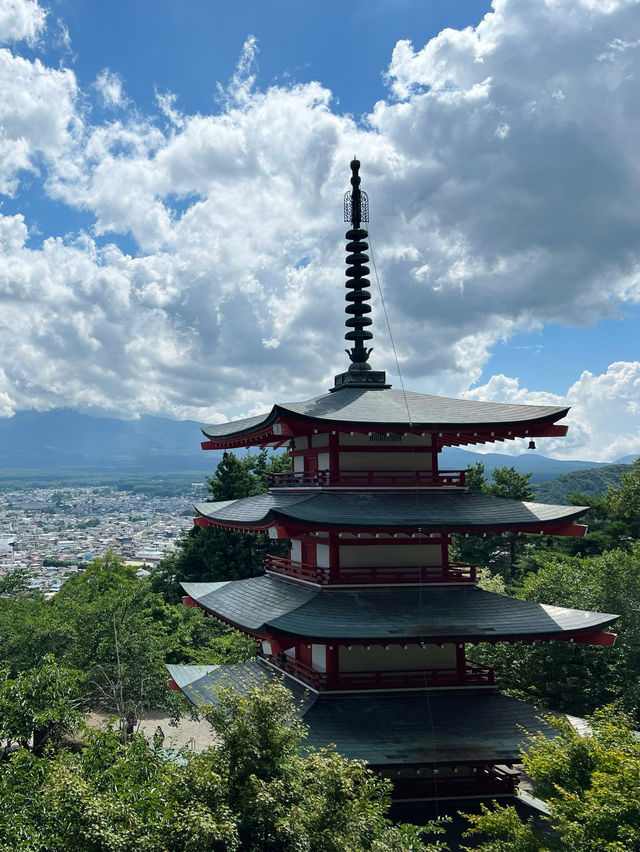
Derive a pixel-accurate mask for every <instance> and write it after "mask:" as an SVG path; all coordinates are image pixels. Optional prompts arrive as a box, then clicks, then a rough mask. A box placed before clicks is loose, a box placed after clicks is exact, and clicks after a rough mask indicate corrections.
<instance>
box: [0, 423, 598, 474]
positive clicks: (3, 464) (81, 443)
mask: <svg viewBox="0 0 640 852" xmlns="http://www.w3.org/2000/svg"><path fill="white" fill-rule="evenodd" d="M200 426H201V424H200V423H196V422H195V421H193V420H170V419H169V418H166V417H151V416H150V415H143V416H142V417H140V418H139V419H138V420H117V419H115V418H112V417H90V416H89V415H87V414H78V413H77V412H75V411H71V410H69V409H58V410H55V411H46V412H39V411H21V412H18V413H17V414H16V415H15V416H14V417H12V418H10V419H5V420H2V419H0V472H2V475H3V476H4V477H5V478H6V477H7V476H8V475H10V474H11V475H20V476H22V475H27V474H29V473H30V474H31V475H33V473H34V472H40V473H44V472H51V473H56V472H60V473H61V475H62V474H63V473H64V472H65V471H66V472H68V473H69V474H73V473H77V472H79V471H82V472H86V473H116V472H119V473H122V474H151V475H162V474H175V473H182V472H185V473H186V472H193V473H211V472H212V471H213V470H215V467H216V465H217V464H218V462H219V461H220V458H221V456H222V453H220V452H215V451H207V452H204V451H203V450H202V449H201V448H200V442H201V441H202V440H203V436H202V433H201V432H200ZM476 461H481V462H482V463H483V464H484V466H485V470H486V472H487V474H488V475H490V474H491V471H492V470H493V469H494V468H495V467H503V466H505V465H506V466H508V467H510V466H513V467H515V468H516V470H518V471H519V472H520V473H530V472H531V473H533V477H532V480H531V481H532V483H540V482H546V481H548V480H550V479H554V478H555V477H558V476H560V475H561V474H565V473H569V472H571V471H574V470H582V469H584V468H594V467H599V466H601V465H600V464H599V463H598V462H594V461H559V460H558V459H550V458H547V457H545V456H541V455H538V454H537V453H535V452H530V453H526V454H522V455H519V456H508V455H502V454H501V453H488V454H487V455H481V454H479V453H474V452H471V451H469V450H461V449H459V448H457V447H449V448H446V449H444V450H443V451H442V457H441V462H440V465H441V467H442V468H451V469H454V470H458V469H462V468H466V467H467V466H468V465H470V464H474V463H475V462H476ZM603 464H604V463H603Z"/></svg>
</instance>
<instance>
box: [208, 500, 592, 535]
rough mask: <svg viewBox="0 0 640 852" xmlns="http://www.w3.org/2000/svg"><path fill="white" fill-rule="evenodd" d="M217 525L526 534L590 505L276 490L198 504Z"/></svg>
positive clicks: (565, 520)
mask: <svg viewBox="0 0 640 852" xmlns="http://www.w3.org/2000/svg"><path fill="white" fill-rule="evenodd" d="M195 510H196V512H197V513H198V514H199V515H200V516H201V517H203V518H205V519H206V520H208V521H210V522H211V523H213V524H219V525H221V526H231V527H239V528H242V529H245V528H258V529H265V528H267V527H269V526H272V525H273V524H276V523H277V522H278V521H281V522H284V523H286V522H289V523H292V524H305V525H310V526H311V527H315V528H325V527H334V528H343V529H350V528H357V529H369V528H372V529H376V530H384V529H407V530H415V529H416V528H418V527H419V528H420V529H421V530H423V531H424V530H429V529H431V530H453V531H456V530H462V531H474V530H476V531H479V532H480V531H481V532H488V531H496V530H498V531H501V530H504V531H514V530H515V531H519V530H522V531H527V530H531V531H532V532H542V531H543V530H545V529H547V528H548V527H550V526H553V525H558V524H563V525H564V524H568V523H570V522H571V521H573V520H575V519H576V518H578V517H580V515H582V514H584V513H585V512H586V511H588V507H586V506H556V505H547V504H545V503H530V502H523V501H520V500H508V499H506V498H503V497H493V496H491V495H488V494H478V493H474V492H470V491H447V492H444V493H443V491H442V490H440V491H438V492H435V491H411V492H402V491H395V492H383V491H377V492H353V491H341V490H315V491H294V490H291V491H289V490H283V491H273V492H269V493H267V494H258V495H256V496H255V497H243V498H240V499H238V500H223V501H221V502H217V503H215V502H212V503H208V502H203V503H197V504H196V506H195Z"/></svg>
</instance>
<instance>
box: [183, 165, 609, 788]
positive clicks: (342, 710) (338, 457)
mask: <svg viewBox="0 0 640 852" xmlns="http://www.w3.org/2000/svg"><path fill="white" fill-rule="evenodd" d="M359 166H360V164H359V162H358V161H357V160H353V162H352V163H351V169H352V177H351V186H352V189H351V190H350V191H349V192H348V193H347V194H346V197H345V219H346V221H349V222H350V223H351V228H350V229H349V230H348V231H347V234H346V238H347V260H346V262H347V273H346V274H347V282H346V288H347V294H346V300H347V307H346V313H347V315H348V316H347V320H346V326H347V333H346V334H345V338H346V339H347V340H348V341H349V342H350V344H351V348H350V349H349V350H347V354H348V355H349V358H350V360H351V364H350V367H349V369H348V370H347V371H346V372H344V373H342V374H340V375H338V376H336V378H335V386H334V387H333V388H332V389H331V391H330V392H329V393H327V394H325V395H323V396H319V397H316V398H314V399H310V400H306V401H304V402H296V403H286V404H277V405H274V406H273V408H272V409H271V411H269V412H267V413H266V414H264V415H262V416H258V417H251V418H248V419H245V420H239V421H233V422H231V423H225V424H220V425H215V426H208V427H206V428H204V429H203V433H204V435H205V436H206V439H207V440H206V441H205V442H204V443H203V445H202V446H203V448H205V449H217V450H220V449H222V450H228V449H231V448H237V447H252V446H260V447H265V446H266V447H272V448H279V447H283V446H285V447H288V452H289V453H290V455H291V457H292V462H293V470H292V472H291V473H285V474H278V475H276V476H274V477H273V481H272V482H271V487H270V489H269V492H268V493H267V494H263V495H259V496H256V497H247V498H244V499H239V500H230V501H224V502H221V503H200V504H198V505H197V506H196V511H197V513H198V517H197V518H196V520H195V523H196V524H197V525H200V526H207V525H213V526H218V527H226V528H230V529H235V530H247V531H252V532H255V531H259V530H262V531H265V532H267V533H268V534H269V536H271V537H272V538H284V539H288V540H290V545H291V546H290V550H289V553H288V555H287V556H285V557H273V556H271V557H268V558H267V563H266V573H265V574H264V575H263V576H260V577H255V578H253V579H249V580H237V581H228V582H218V583H185V584H184V591H185V593H186V594H185V598H184V599H183V600H184V602H185V603H186V604H188V605H197V606H200V607H201V608H202V609H204V610H205V611H206V612H207V613H210V614H211V615H212V616H214V617H215V618H218V619H220V620H221V621H223V622H225V623H227V624H230V625H232V626H233V627H235V628H236V629H238V630H241V631H243V632H244V633H246V634H248V635H250V636H252V637H254V638H255V639H256V641H257V642H258V645H259V649H260V650H259V653H258V656H257V657H256V659H255V660H252V661H250V662H248V663H243V664H239V665H228V666H208V667H207V666H205V667H203V666H170V667H169V668H170V673H171V676H172V685H173V686H174V687H175V688H179V689H182V691H183V692H184V693H185V694H186V695H187V696H188V697H189V698H190V699H191V700H192V701H193V702H194V703H196V704H199V703H201V702H203V701H205V702H206V701H211V700H213V699H214V696H215V689H216V688H217V687H218V686H220V685H222V684H223V683H228V682H231V683H232V684H234V685H235V686H236V687H237V688H238V689H239V690H247V689H250V688H252V687H253V686H255V685H256V684H259V683H265V682H267V681H269V680H271V679H272V678H274V677H277V678H283V679H284V682H285V684H286V685H287V686H288V687H289V688H290V689H291V691H292V692H293V693H294V695H295V696H296V697H297V698H300V699H302V700H301V702H299V706H300V708H301V710H300V712H301V713H302V714H303V715H304V719H305V722H306V723H307V724H308V725H309V731H310V732H309V739H308V742H309V744H310V745H313V746H322V745H328V744H329V743H335V744H336V745H337V747H338V750H339V751H340V752H342V754H344V755H345V756H347V757H350V758H362V759H364V760H366V761H368V762H369V764H371V765H372V767H374V768H375V769H376V770H377V771H378V772H380V773H381V774H384V775H387V776H389V777H391V778H392V779H393V781H394V784H395V791H396V797H397V798H399V799H405V800H412V799H423V798H429V797H431V796H433V795H434V794H435V793H436V792H437V794H438V796H439V797H447V796H450V797H454V798H460V797H463V796H485V795H491V796H495V795H504V794H510V793H511V792H513V789H514V784H515V780H516V777H517V776H516V774H515V773H514V772H513V771H512V770H510V768H509V766H510V764H512V763H513V762H514V761H517V760H518V756H519V749H520V746H521V744H522V741H523V738H524V734H523V729H528V730H539V729H540V728H541V727H544V726H543V724H542V723H541V722H540V720H539V718H538V712H537V711H536V710H535V709H534V708H533V707H531V706H530V705H528V704H526V703H525V702H522V701H517V700H515V699H512V698H508V697H506V696H503V695H501V694H499V693H498V692H497V690H496V687H495V679H494V672H493V671H492V670H491V669H490V668H488V667H486V666H481V665H476V664H474V663H473V662H472V661H471V660H470V659H469V657H468V649H469V647H470V646H471V645H473V644H475V643H478V642H492V643H495V642H498V641H502V642H505V641H506V642H532V641H552V640H563V641H571V642H586V643H592V644H600V645H610V644H612V643H613V640H614V635H613V634H611V633H607V632H605V631H604V629H603V628H605V627H606V626H608V625H609V624H611V622H612V621H614V619H615V618H616V616H614V615H611V614H601V613H593V612H582V611H578V610H573V609H566V608H562V607H553V606H544V605H541V604H535V603H531V602H528V601H522V600H517V599H514V598H509V597H505V596H502V595H498V594H493V593H490V592H487V591H483V590H481V589H479V588H478V586H477V585H476V576H475V568H474V566H471V565H464V564H460V563H457V562H452V561H451V560H450V558H449V549H450V542H451V536H452V534H454V533H457V534H463V535H486V534H487V533H491V534H494V533H536V534H544V535H546V536H548V535H570V536H572V535H577V536H581V535H584V533H585V531H586V528H585V527H584V526H580V525H578V524H576V523H575V520H576V519H577V518H579V516H580V515H581V514H583V512H584V511H586V509H584V508H580V507H575V506H548V505H543V504H539V503H527V502H521V501H516V500H506V499H502V498H498V497H491V496H487V495H484V494H477V493H471V492H470V491H469V490H468V488H467V487H466V485H465V474H464V471H451V470H442V469H440V467H439V464H438V455H439V453H440V451H441V449H442V448H443V447H446V446H452V445H469V444H482V443H485V442H493V441H503V440H508V439H515V438H525V439H528V440H532V439H533V438H535V437H542V436H552V435H553V436H558V435H564V434H566V431H567V427H566V426H562V425H558V424H557V421H558V420H561V419H562V418H563V417H564V416H565V415H566V414H567V411H568V409H567V408H557V407H549V406H529V405H503V404H497V403H486V402H474V401H468V400H456V399H446V398H442V397H436V396H431V395H426V394H417V393H411V392H404V391H403V390H395V389H393V388H391V387H390V386H389V385H388V384H387V383H386V377H385V373H384V372H379V371H374V370H372V369H371V366H370V365H369V355H370V353H371V349H369V348H367V346H366V344H367V342H368V341H370V340H371V339H372V334H371V332H370V331H369V330H368V328H369V326H370V325H371V319H370V318H369V316H368V314H369V313H370V311H371V308H370V306H369V304H368V303H369V300H370V293H369V286H370V283H369V280H368V278H367V275H368V274H369V269H368V267H367V265H366V264H367V262H368V260H369V258H368V256H367V254H366V252H367V250H368V246H367V242H366V239H367V237H368V234H367V231H366V230H364V229H363V228H362V227H361V225H362V223H363V222H367V221H368V203H367V197H366V194H365V193H364V192H362V191H361V190H360V177H359V174H358V171H359Z"/></svg>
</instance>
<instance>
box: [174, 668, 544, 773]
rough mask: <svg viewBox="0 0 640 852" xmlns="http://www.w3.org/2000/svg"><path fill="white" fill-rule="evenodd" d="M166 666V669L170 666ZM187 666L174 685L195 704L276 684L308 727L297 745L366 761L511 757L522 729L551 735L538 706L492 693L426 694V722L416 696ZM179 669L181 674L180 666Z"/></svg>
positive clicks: (468, 761) (257, 671)
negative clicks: (225, 690) (227, 691)
mask: <svg viewBox="0 0 640 852" xmlns="http://www.w3.org/2000/svg"><path fill="white" fill-rule="evenodd" d="M167 668H168V669H169V672H170V674H173V671H172V670H173V668H174V667H172V666H168V667H167ZM187 668H188V667H181V669H185V670H186V669H187ZM191 668H193V676H192V678H191V680H188V679H187V680H186V681H183V686H182V687H181V689H182V691H183V692H184V694H185V695H186V696H187V698H188V699H189V700H190V701H191V702H192V703H193V704H194V705H195V706H196V707H200V706H201V705H202V704H206V703H216V702H217V693H218V691H219V690H220V688H221V687H225V686H233V688H234V689H235V690H236V691H238V692H239V693H240V694H241V695H244V694H248V693H249V692H250V691H251V690H253V689H255V687H257V686H266V685H267V684H269V683H273V682H274V681H276V682H279V683H282V682H283V683H284V685H285V686H286V687H287V689H289V690H290V692H291V693H292V694H293V698H294V701H295V707H296V712H297V713H298V714H299V715H300V716H301V717H302V718H304V721H305V724H307V725H308V726H309V734H308V736H307V739H306V740H305V742H304V744H303V748H305V749H311V748H316V749H317V748H321V747H323V746H324V747H327V746H329V744H331V743H334V744H335V745H336V747H337V748H338V750H339V751H340V753H341V754H343V755H344V756H345V757H347V758H349V759H352V760H353V759H360V760H366V761H367V762H368V763H369V764H371V765H373V766H403V765H404V766H406V765H413V766H430V767H433V766H434V765H440V766H445V765H454V766H455V765H483V764H496V763H511V762H513V761H517V760H518V759H519V757H520V754H521V750H522V747H523V746H524V745H525V743H526V739H527V732H543V733H545V734H546V735H547V736H549V737H552V736H553V735H554V729H553V728H552V727H551V726H550V725H549V724H548V722H546V721H545V720H544V718H541V716H542V715H543V713H544V712H545V711H542V710H540V709H536V708H535V707H533V706H532V705H530V704H528V703H526V702H524V701H519V700H518V699H515V698H509V697H507V696H505V695H499V694H495V693H487V692H476V693H473V692H464V693H460V692H443V693H438V694H432V695H431V696H430V698H429V709H430V724H429V725H425V697H424V695H422V694H413V695H412V694H406V693H402V694H399V695H398V694H387V695H379V694H377V695H376V694H374V695H371V694H367V695H363V696H352V695H344V696H335V695H332V696H330V697H323V696H317V695H313V694H310V693H309V692H308V691H305V690H304V689H303V688H302V687H301V686H300V685H299V684H297V683H296V682H295V681H293V680H292V679H290V678H285V679H284V681H283V680H282V678H281V677H280V676H279V675H278V674H277V673H275V672H273V671H272V670H270V669H269V668H268V667H267V666H265V665H263V664H261V663H260V662H259V661H258V660H251V661H250V662H247V663H239V664H236V665H226V666H219V667H216V668H215V669H213V670H211V671H210V672H209V673H207V674H203V673H202V670H201V667H198V666H193V667H191ZM180 675H181V676H183V677H187V678H188V675H187V673H186V671H185V672H182V671H181V672H180ZM470 722H472V724H470Z"/></svg>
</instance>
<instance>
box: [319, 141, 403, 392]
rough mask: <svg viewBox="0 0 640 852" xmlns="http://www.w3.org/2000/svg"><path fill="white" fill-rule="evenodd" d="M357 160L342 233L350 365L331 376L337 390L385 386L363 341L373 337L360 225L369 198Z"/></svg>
mask: <svg viewBox="0 0 640 852" xmlns="http://www.w3.org/2000/svg"><path fill="white" fill-rule="evenodd" d="M359 172H360V160H358V159H357V158H356V157H354V158H353V160H351V189H350V190H348V191H347V192H346V193H345V196H344V220H345V222H350V223H351V228H350V229H349V230H348V231H347V233H346V234H345V237H346V239H347V260H346V263H347V272H346V275H347V281H346V284H345V287H346V288H347V290H348V292H347V294H346V297H345V298H346V301H347V306H346V308H345V313H346V314H347V319H346V321H345V325H346V327H347V332H346V334H345V336H344V337H345V340H347V341H349V342H350V343H352V344H353V345H352V347H351V349H346V350H345V351H346V353H347V355H348V356H349V358H350V359H351V365H350V366H349V369H348V371H347V372H346V373H340V374H339V375H337V376H336V377H335V380H334V387H333V388H332V389H331V390H334V391H335V390H339V389H341V388H344V387H351V388H353V387H356V388H365V387H366V388H371V389H374V388H386V387H389V385H387V384H386V374H385V373H384V372H383V371H376V370H372V369H371V365H370V364H369V355H370V354H371V352H372V351H373V349H372V347H370V348H367V346H366V345H365V341H369V340H373V334H372V333H371V332H370V331H368V330H367V329H368V326H370V325H371V324H372V321H371V318H370V317H368V316H367V314H370V313H371V305H369V304H368V303H369V301H370V300H371V293H370V292H369V287H370V286H371V282H370V281H369V279H368V278H367V275H369V272H370V270H369V267H368V266H366V264H367V263H368V261H369V256H368V255H367V254H365V252H366V251H367V250H368V249H369V246H368V244H367V243H366V242H365V240H366V238H367V237H368V236H369V233H368V231H366V230H365V229H364V228H362V227H361V225H362V223H363V222H368V221H369V199H368V196H367V193H366V192H363V191H362V190H361V189H360V182H361V178H360V174H359Z"/></svg>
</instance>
